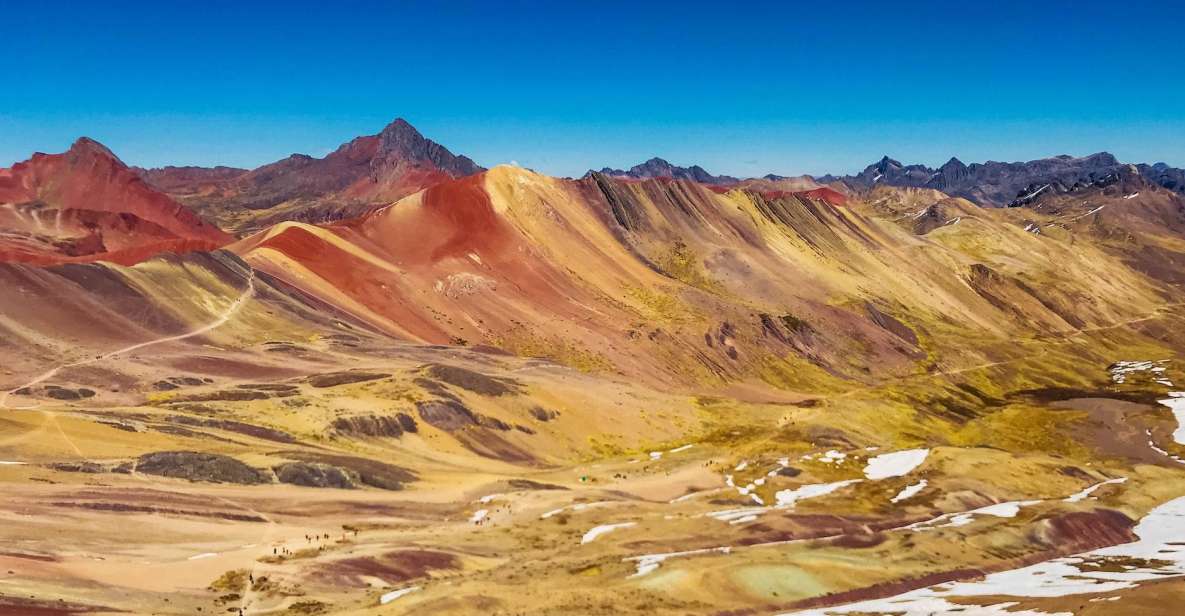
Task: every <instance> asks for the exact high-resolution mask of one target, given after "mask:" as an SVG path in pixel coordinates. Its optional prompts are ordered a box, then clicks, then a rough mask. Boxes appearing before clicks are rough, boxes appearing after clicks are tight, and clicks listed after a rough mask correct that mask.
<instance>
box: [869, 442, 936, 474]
mask: <svg viewBox="0 0 1185 616" xmlns="http://www.w3.org/2000/svg"><path fill="white" fill-rule="evenodd" d="M929 455H930V450H929V449H906V450H904V451H894V452H893V453H882V454H881V455H879V456H876V457H874V458H870V459H869V460H868V465H867V466H865V467H864V476H865V477H867V478H868V479H872V480H877V479H887V478H889V477H901V476H903V475H905V474H908V473H909V472H911V471H912V470H913V469H915V468H917V467H919V466H921V465H922V463H923V462H925V461H926V458H927V457H928V456H929Z"/></svg>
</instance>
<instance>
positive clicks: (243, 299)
mask: <svg viewBox="0 0 1185 616" xmlns="http://www.w3.org/2000/svg"><path fill="white" fill-rule="evenodd" d="M254 295H255V271H254V270H252V271H251V274H250V276H248V277H247V289H246V290H244V291H243V294H242V295H240V296H239V297H238V299H236V300H235V301H234V302H233V303H231V305H230V306H228V307H227V308H226V310H225V311H223V313H222V314H221V315H219V317H218V319H216V320H214V321H212V322H210V323H207V324H206V325H203V326H202V327H199V328H197V329H195V330H193V331H189V332H186V333H184V334H177V335H176V336H166V337H164V338H155V339H153V340H148V341H145V342H138V343H136V344H133V345H130V346H126V347H123V348H121V349H116V350H114V351H111V352H109V353H105V354H103V355H98V356H96V357H92V358H90V359H83V360H79V361H76V362H72V363H69V364H62V365H60V366H57V367H54V368H52V369H50V370H47V371H45V372H43V373H42V374H40V375H38V376H37V378H35V379H33V380H31V381H29V382H28V383H25V384H23V385H19V386H17V387H14V388H12V389H10V390H8V391H5V392H2V393H0V408H3V409H17V410H22V409H33V408H37V407H38V406H41V404H40V403H36V404H33V405H32V406H10V405H9V404H8V397H9V396H11V395H12V394H14V393H16V392H17V391H20V390H21V389H24V388H26V387H32V386H34V385H37V384H38V383H42V382H44V381H46V380H48V379H51V378H53V377H54V375H56V374H57V373H59V372H61V371H62V370H65V369H67V368H77V367H78V366H85V365H88V364H93V363H96V362H100V361H106V360H109V359H111V358H113V357H117V356H119V355H123V354H124V353H131V352H132V351H138V350H140V349H143V348H145V347H150V346H153V345H157V344H164V343H166V342H176V341H178V340H185V339H186V338H192V337H194V336H200V335H202V334H205V333H209V332H211V331H213V330H215V329H218V328H219V327H222V326H223V325H226V323H227V322H228V321H230V319H231V317H233V316H234V315H235V313H237V312H238V311H239V310H240V309H242V307H243V305H244V304H246V303H247V300H249V299H251V297H253V296H254Z"/></svg>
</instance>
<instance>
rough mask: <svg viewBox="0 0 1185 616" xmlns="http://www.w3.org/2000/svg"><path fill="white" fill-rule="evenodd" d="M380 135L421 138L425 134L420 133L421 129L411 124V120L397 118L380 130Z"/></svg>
mask: <svg viewBox="0 0 1185 616" xmlns="http://www.w3.org/2000/svg"><path fill="white" fill-rule="evenodd" d="M379 135H380V136H382V135H406V136H409V137H417V138H420V139H423V138H424V136H423V135H421V134H420V131H418V130H416V127H414V126H412V125H411V122H408V121H407V120H405V119H403V118H395V119H394V120H392V121H391V123H390V124H387V125H386V126H384V127H383V130H381V131H379Z"/></svg>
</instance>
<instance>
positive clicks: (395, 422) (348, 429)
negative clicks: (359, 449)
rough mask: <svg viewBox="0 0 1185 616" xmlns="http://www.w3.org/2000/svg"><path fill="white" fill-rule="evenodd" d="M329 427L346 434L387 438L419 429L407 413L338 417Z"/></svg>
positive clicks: (397, 436)
mask: <svg viewBox="0 0 1185 616" xmlns="http://www.w3.org/2000/svg"><path fill="white" fill-rule="evenodd" d="M331 427H332V429H333V431H334V432H336V433H338V434H342V435H346V436H373V437H388V438H399V437H400V436H403V433H404V432H417V431H419V426H418V425H417V424H416V420H415V418H413V417H412V416H411V415H408V414H407V413H397V414H395V415H355V416H352V417H338V418H337V419H334V420H333V423H332V424H331Z"/></svg>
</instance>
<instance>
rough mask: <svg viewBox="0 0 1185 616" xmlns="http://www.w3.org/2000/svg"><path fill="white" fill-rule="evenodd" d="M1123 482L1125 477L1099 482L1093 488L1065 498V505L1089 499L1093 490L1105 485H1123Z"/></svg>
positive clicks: (1125, 479)
mask: <svg viewBox="0 0 1185 616" xmlns="http://www.w3.org/2000/svg"><path fill="white" fill-rule="evenodd" d="M1125 481H1127V477H1118V478H1115V479H1108V480H1106V481H1100V482H1099V483H1096V484H1094V485H1093V486H1090V487H1089V488H1086V489H1085V490H1083V491H1081V492H1076V493H1074V494H1071V495H1069V496H1067V497H1066V499H1065V500H1066V502H1067V503H1077V502H1079V501H1083V500H1086V498H1087V497H1089V496H1090V495H1091V494H1094V491H1095V490H1097V489H1099V488H1101V487H1103V486H1105V485H1110V484H1113V483H1123V482H1125Z"/></svg>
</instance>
